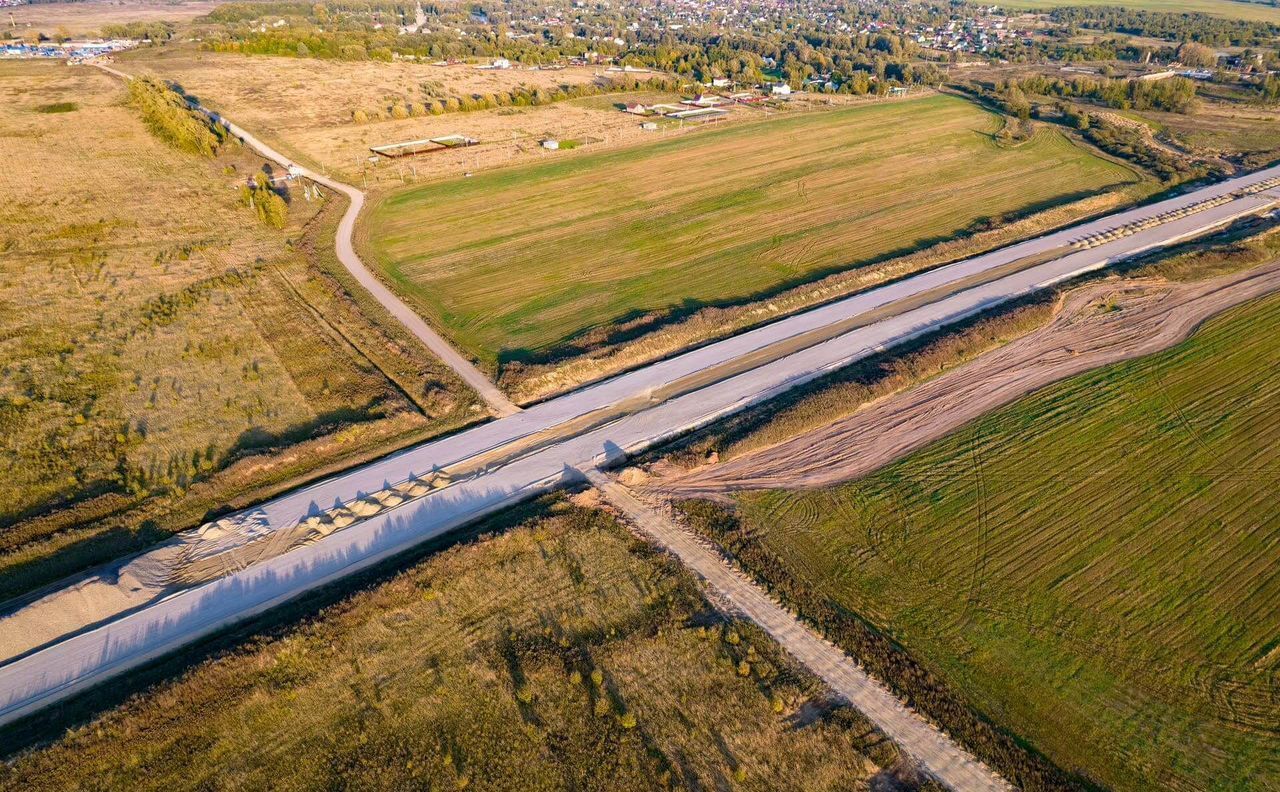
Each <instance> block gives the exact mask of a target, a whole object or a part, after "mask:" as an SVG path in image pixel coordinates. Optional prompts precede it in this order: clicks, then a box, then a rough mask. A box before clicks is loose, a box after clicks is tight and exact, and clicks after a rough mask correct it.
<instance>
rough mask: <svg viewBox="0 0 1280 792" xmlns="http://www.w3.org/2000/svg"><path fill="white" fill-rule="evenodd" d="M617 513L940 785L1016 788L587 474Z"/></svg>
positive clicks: (599, 476)
mask: <svg viewBox="0 0 1280 792" xmlns="http://www.w3.org/2000/svg"><path fill="white" fill-rule="evenodd" d="M585 475H586V477H587V480H588V481H590V482H591V483H592V485H594V486H595V487H596V489H598V490H599V491H600V493H601V494H602V495H603V496H604V498H605V500H606V501H608V502H609V503H610V504H611V505H612V506H613V507H614V508H616V509H617V510H618V511H620V512H622V514H623V515H625V516H626V518H627V519H628V520H629V521H630V522H631V523H632V524H633V525H634V526H635V527H636V528H638V529H639V530H640V531H641V532H642V533H644V534H645V535H646V536H648V537H649V538H650V539H651V540H652V541H654V542H655V543H657V544H658V545H660V546H661V547H663V548H664V549H666V550H668V551H669V552H671V553H672V554H674V555H675V556H676V557H677V558H679V559H680V561H681V562H682V563H683V564H684V565H685V566H686V567H688V568H689V569H691V570H693V572H694V573H695V574H697V575H698V577H700V578H701V579H702V580H703V581H704V582H705V583H706V584H707V586H709V587H710V588H711V589H712V590H713V591H714V592H715V593H716V594H718V595H719V597H720V598H722V599H723V600H725V601H727V602H728V603H729V604H731V605H732V606H733V607H734V608H735V609H737V610H738V611H739V612H741V613H742V615H744V616H745V617H746V618H748V619H750V620H751V621H753V622H755V623H756V624H758V625H760V627H761V628H762V629H764V631H765V632H767V633H769V635H770V636H772V637H773V639H774V640H776V641H777V642H778V643H779V644H780V645H781V646H782V647H783V648H784V649H786V650H787V651H788V652H790V653H791V655H792V656H793V657H795V658H796V660H798V661H799V662H800V664H801V665H803V666H804V667H805V668H807V669H809V671H811V672H812V673H813V674H814V675H816V676H817V677H819V678H820V679H822V681H824V682H826V683H827V685H829V686H830V687H831V689H832V690H834V691H835V692H836V693H837V694H839V695H840V696H841V697H843V698H844V699H845V700H846V701H848V702H849V703H850V704H852V705H853V706H854V707H856V708H857V709H858V711H859V712H861V713H862V714H863V715H865V716H866V717H867V719H868V720H870V721H871V722H872V723H873V724H875V726H876V728H878V729H879V730H880V731H881V732H883V733H884V734H885V736H887V737H888V738H889V739H891V740H893V742H894V743H895V744H896V745H897V746H898V747H899V748H900V749H902V750H903V751H905V752H906V753H907V754H909V755H910V756H911V757H912V758H913V759H915V760H916V761H917V762H919V764H920V766H921V768H922V769H923V770H924V771H925V772H926V773H928V774H929V775H930V776H932V777H933V778H935V779H937V780H938V781H939V782H941V783H943V784H945V785H946V786H947V787H949V788H951V789H954V790H957V792H968V791H969V790H974V791H975V792H976V791H977V790H1002V791H1003V790H1012V788H1013V787H1012V786H1010V785H1009V783H1008V782H1006V781H1005V780H1004V779H1003V778H1001V777H1000V776H998V775H997V774H996V773H994V772H993V771H992V770H991V769H990V768H988V767H987V766H986V765H985V764H983V763H982V762H980V761H978V760H977V759H976V758H975V757H974V756H973V755H972V754H970V753H969V752H968V751H966V750H965V749H964V748H962V747H961V746H960V745H958V744H957V743H956V742H955V741H953V740H952V739H951V738H950V737H948V736H947V735H946V734H944V733H943V732H942V731H940V730H939V729H938V728H937V727H936V726H934V725H933V724H931V723H929V722H928V721H926V720H924V719H923V718H922V717H920V715H918V714H917V713H916V712H915V711H914V710H912V709H911V708H909V707H907V706H906V705H905V704H903V703H902V701H901V700H900V699H899V698H898V697H897V696H895V695H894V694H893V692H892V691H890V690H889V689H888V688H886V687H885V686H884V685H883V684H882V683H881V682H880V681H878V680H876V679H874V678H873V677H871V676H869V675H868V674H867V672H866V671H864V670H862V667H861V666H859V665H858V664H857V663H856V662H855V661H853V660H852V659H850V658H849V656H848V655H846V654H845V653H844V652H843V651H842V650H841V649H840V648H839V647H837V646H835V645H834V644H831V643H830V642H828V641H826V640H824V639H823V638H822V637H821V636H819V635H818V634H817V633H815V632H814V631H813V630H811V629H809V628H808V627H806V626H804V625H803V624H802V623H801V622H800V620H799V619H798V618H796V616H795V615H794V614H792V613H791V612H789V611H788V610H786V609H785V608H783V607H782V606H781V605H779V604H778V603H776V602H774V601H773V600H772V599H770V598H769V596H768V595H767V594H766V593H765V592H764V591H763V590H762V589H761V588H760V587H759V586H757V585H755V584H754V583H752V582H751V580H750V579H748V578H747V576H746V575H744V574H743V573H742V572H741V571H739V570H738V569H736V568H735V567H733V566H731V565H730V564H729V563H728V562H727V561H725V559H724V558H723V557H722V556H721V555H720V554H719V553H717V552H716V551H714V550H712V549H711V548H709V547H708V546H707V545H706V544H705V543H703V542H702V541H700V540H699V539H698V538H696V537H695V536H693V535H692V534H691V533H690V532H689V531H688V530H687V529H685V528H683V527H681V526H680V525H679V524H678V523H676V522H675V521H674V520H672V519H670V518H669V517H667V516H665V515H663V514H662V513H660V512H659V511H657V510H655V509H653V508H650V507H649V506H647V505H646V504H644V503H643V502H641V501H640V500H639V499H638V498H637V497H636V496H635V495H633V494H632V493H631V492H629V491H628V490H627V489H626V487H624V486H622V485H621V484H619V483H618V482H617V481H615V480H613V479H611V478H609V477H608V476H606V475H604V474H603V473H601V472H599V471H597V470H591V469H588V470H587V471H586V473H585Z"/></svg>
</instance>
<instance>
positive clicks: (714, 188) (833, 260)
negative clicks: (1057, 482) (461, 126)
mask: <svg viewBox="0 0 1280 792" xmlns="http://www.w3.org/2000/svg"><path fill="white" fill-rule="evenodd" d="M999 125H1000V122H999V121H998V119H997V118H996V117H994V116H993V115H991V114H989V113H987V112H985V111H983V110H981V109H979V108H978V107H976V106H975V105H973V104H970V103H969V102H966V101H964V100H961V99H957V98H953V97H948V96H934V97H929V98H925V99H921V100H912V101H905V102H897V103H881V104H876V105H868V106H862V107H856V108H851V109H842V110H833V111H830V112H814V113H808V114H802V115H788V116H785V117H781V118H776V119H770V120H767V121H761V122H759V123H750V124H737V125H734V126H729V127H726V128H722V129H718V130H708V131H705V132H703V133H700V134H696V135H686V136H680V137H675V138H671V139H667V140H664V141H660V142H656V143H653V144H651V145H647V146H638V147H632V148H627V149H620V150H616V151H610V152H601V153H598V154H585V153H584V154H582V155H572V156H561V157H559V158H555V159H549V160H548V161H547V162H546V163H545V164H535V165H528V166H523V167H517V168H508V169H501V170H495V171H489V172H484V173H477V174H476V175H475V176H474V177H473V178H469V179H465V180H457V181H445V182H440V183H436V184H430V185H424V186H421V187H416V188H411V189H408V190H405V191H402V192H398V193H395V194H392V195H390V196H389V197H387V198H385V199H384V200H382V201H380V202H379V203H378V204H377V205H376V206H375V207H374V208H373V209H372V211H371V212H370V214H369V219H368V222H367V223H366V227H365V233H366V237H367V243H366V245H365V249H366V250H368V251H369V252H370V254H371V257H372V259H373V260H374V261H375V262H376V263H378V264H379V265H381V267H382V268H383V270H384V272H386V273H387V275H388V277H389V278H391V279H392V280H393V281H394V282H395V283H396V285H397V286H398V287H399V288H400V289H401V291H402V292H404V293H405V294H406V295H408V297H409V298H410V299H411V300H412V301H413V302H414V303H415V304H416V305H417V306H418V307H419V308H420V309H421V310H423V311H424V312H425V313H426V314H427V315H429V316H431V317H432V318H433V319H434V320H435V321H436V322H437V323H439V324H440V325H441V326H442V327H443V328H445V330H446V331H448V332H449V333H450V334H451V335H452V337H453V338H454V339H455V340H456V341H458V343H460V344H461V345H463V346H464V347H465V348H467V349H468V350H470V351H471V352H472V353H473V354H475V355H477V356H479V357H481V358H484V359H488V360H493V359H495V358H496V359H498V360H499V361H500V362H504V361H508V360H522V359H529V358H530V357H535V356H538V355H545V354H547V353H548V351H552V352H553V351H554V348H555V347H556V345H557V344H558V343H559V342H562V341H564V340H566V339H569V338H572V337H573V336H574V335H576V334H579V333H582V332H583V331H585V330H588V329H590V328H594V327H600V326H607V325H609V324H611V323H614V322H617V321H619V320H622V319H626V318H630V317H635V316H637V315H641V314H645V313H648V312H655V311H656V312H662V311H671V310H673V309H675V310H679V309H692V308H695V307H697V306H699V305H704V304H708V303H716V302H724V301H735V300H744V299H748V298H750V297H752V296H763V295H767V294H770V293H773V292H776V291H778V290H780V289H783V288H785V287H787V286H788V285H794V284H796V283H799V282H803V281H806V280H811V279H813V278H816V277H818V276H820V275H821V274H823V273H826V272H830V271H834V270H837V269H843V268H847V267H852V266H857V265H859V264H861V263H866V262H869V261H872V260H875V259H877V258H882V257H885V256H890V255H893V254H900V253H906V252H909V251H911V250H913V249H915V248H918V247H920V246H922V245H925V244H928V243H929V242H931V241H937V240H939V239H943V238H947V237H950V236H952V235H954V234H956V233H957V232H960V231H963V230H965V229H967V228H971V227H973V226H974V225H975V224H980V223H982V222H983V221H984V220H986V219H988V218H993V217H999V216H1001V215H1006V214H1010V213H1018V212H1021V211H1026V210H1030V209H1033V208H1036V207H1043V206H1045V205H1049V204H1053V203H1056V202H1060V201H1064V200H1068V199H1070V198H1072V197H1078V196H1080V195H1081V194H1088V193H1091V192H1094V191H1097V190H1101V189H1104V188H1106V187H1109V186H1112V185H1118V184H1125V183H1129V182H1132V181H1134V180H1135V179H1136V176H1135V174H1134V173H1133V172H1132V171H1130V170H1128V169H1127V168H1125V167H1122V166H1120V165H1116V164H1113V163H1111V162H1108V161H1106V160H1103V159H1099V158H1098V157H1095V156H1093V155H1092V154H1090V153H1088V152H1087V151H1085V150H1084V149H1081V148H1078V147H1077V146H1075V145H1073V144H1072V143H1071V142H1069V141H1068V140H1067V139H1066V138H1064V137H1062V136H1061V135H1059V134H1058V133H1057V132H1054V131H1052V130H1050V129H1042V130H1040V131H1039V132H1038V133H1037V135H1036V136H1035V137H1034V138H1033V139H1032V140H1030V141H1028V142H1026V143H1024V144H1022V145H1019V146H1013V147H1003V146H1000V145H998V144H997V143H996V141H995V140H994V138H993V133H994V132H995V131H997V130H998V129H999Z"/></svg>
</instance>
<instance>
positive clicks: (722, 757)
mask: <svg viewBox="0 0 1280 792" xmlns="http://www.w3.org/2000/svg"><path fill="white" fill-rule="evenodd" d="M523 511H524V512H525V513H526V515H531V516H528V517H526V518H524V522H523V523H522V524H520V525H519V526H517V527H515V528H512V529H510V530H507V531H506V532H505V533H501V534H499V535H496V536H490V537H488V538H482V540H481V541H478V542H476V543H473V544H470V545H463V546H458V547H454V548H452V549H449V550H446V551H443V552H441V553H439V554H437V555H435V556H434V557H431V558H429V559H428V560H426V561H424V562H422V563H420V564H418V565H416V566H414V567H412V568H410V569H408V570H407V571H405V572H402V573H399V574H397V575H396V576H395V577H393V578H392V579H391V580H389V581H388V582H385V583H383V584H380V585H377V586H376V587H373V588H370V589H368V590H366V591H364V592H362V593H358V594H356V595H354V596H352V597H350V598H348V599H346V600H344V601H342V602H340V603H339V604H336V605H334V606H331V607H329V608H328V609H326V610H324V611H322V612H321V613H320V614H319V615H318V616H316V617H314V618H312V619H310V620H309V621H307V622H305V623H304V624H302V625H301V626H299V627H296V628H291V629H288V630H287V631H283V632H282V633H281V634H279V635H277V636H274V637H270V638H261V639H258V640H257V641H256V642H254V643H252V644H251V645H248V646H246V647H243V648H240V649H237V650H234V651H231V652H228V653H226V654H224V655H223V656H221V657H218V658H216V659H214V660H211V661H208V662H206V663H204V664H202V665H200V666H198V667H196V668H195V669H193V670H191V671H190V672H189V673H187V674H186V675H185V676H184V677H183V678H181V679H179V680H177V681H175V682H171V683H165V684H161V685H159V686H158V687H157V688H156V689H154V690H152V691H149V692H147V693H145V694H143V695H140V696H137V697H135V698H134V699H132V700H130V701H129V702H128V703H126V704H125V705H123V706H122V707H120V708H118V709H116V710H114V711H111V712H108V713H107V714H105V715H102V716H101V717H99V718H98V719H96V720H94V721H92V722H90V723H89V724H87V725H85V726H83V727H80V728H76V729H74V730H72V731H70V732H68V733H66V734H65V736H62V737H60V738H59V739H57V740H56V741H55V742H54V743H53V744H52V745H49V746H46V747H43V748H40V749H38V750H36V751H34V752H31V753H28V754H26V755H24V756H20V757H18V758H17V759H16V761H13V762H11V763H10V764H9V765H7V766H0V786H4V787H5V788H8V789H19V788H21V789H27V790H32V792H35V790H45V789H48V790H54V789H59V790H60V789H77V788H113V789H121V788H128V789H134V790H186V789H207V788H220V789H261V788H272V789H299V790H301V789H336V788H352V789H438V790H445V789H464V788H465V789H474V790H506V789H510V790H542V789H546V790H553V789H578V790H610V791H611V792H616V791H617V790H631V789H635V790H641V789H643V790H653V789H690V790H697V789H719V790H775V789H793V790H834V789H840V790H862V789H867V788H868V784H869V782H870V780H871V779H872V778H873V777H875V776H877V775H880V776H881V778H882V779H885V775H887V774H882V768H888V767H891V766H893V765H895V764H896V763H897V761H898V754H897V752H896V749H895V748H894V747H893V746H892V744H890V743H888V742H886V741H884V740H883V739H882V738H881V737H879V735H878V734H877V733H876V732H874V731H873V730H872V729H871V728H869V726H868V725H867V723H866V722H865V721H864V720H863V719H862V718H861V717H860V716H858V715H857V714H856V712H854V711H852V710H849V709H847V708H841V707H834V708H833V706H832V705H831V703H830V702H829V701H828V700H827V699H826V696H825V693H824V690H823V688H822V686H821V685H820V683H818V682H817V681H816V680H815V679H813V678H812V677H810V676H809V675H808V674H807V673H805V672H803V671H801V670H799V669H798V668H797V667H795V666H794V665H792V663H791V662H790V661H789V660H788V659H787V658H786V657H785V656H783V655H782V654H781V653H780V652H779V650H778V649H777V647H776V645H775V644H773V643H772V642H771V641H770V640H769V639H768V638H767V637H766V636H765V635H764V634H763V633H761V632H759V631H758V630H756V629H755V628H753V627H751V626H750V625H746V624H742V623H737V622H725V621H724V620H723V619H722V618H721V617H719V616H718V615H716V614H715V612H713V611H711V609H710V608H709V606H708V605H707V603H706V601H705V600H704V599H702V597H701V595H700V594H699V592H698V590H697V587H696V585H695V584H694V582H693V580H692V578H691V577H689V576H688V575H687V574H686V573H684V572H683V571H682V570H680V569H679V567H678V566H677V565H676V564H675V563H674V562H673V561H671V560H669V559H667V558H666V557H665V556H662V555H660V554H658V553H655V552H654V551H652V550H651V549H649V547H648V546H647V545H644V544H642V543H640V542H638V541H637V540H636V539H634V538H633V537H631V535H630V534H628V533H627V532H626V531H625V530H623V529H622V528H621V527H620V526H619V524H618V523H617V522H616V521H615V520H614V519H613V518H612V517H609V516H608V515H606V514H604V513H603V512H600V511H597V510H595V509H592V508H589V507H586V506H580V505H574V504H572V503H570V502H569V501H568V500H567V499H564V498H562V497H561V498H556V499H552V500H550V501H545V500H544V501H543V502H541V503H540V504H538V505H536V506H534V507H528V508H526V509H525V510H523ZM507 520H508V521H509V522H514V521H515V518H511V517H508V518H507ZM492 529H493V527H492V525H491V526H490V527H488V528H486V530H492ZM885 780H887V779H885ZM881 788H886V787H881ZM891 788H894V789H911V788H913V785H909V784H908V785H904V786H901V787H896V786H895V787H891Z"/></svg>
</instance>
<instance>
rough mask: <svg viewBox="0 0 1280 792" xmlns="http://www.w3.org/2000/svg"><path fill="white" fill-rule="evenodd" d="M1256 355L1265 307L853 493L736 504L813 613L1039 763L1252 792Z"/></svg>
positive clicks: (992, 424)
mask: <svg viewBox="0 0 1280 792" xmlns="http://www.w3.org/2000/svg"><path fill="white" fill-rule="evenodd" d="M1120 310H1123V305H1121V306H1120ZM1277 339H1280V299H1278V298H1274V297H1272V298H1268V299H1265V300H1263V301H1259V302H1257V303H1252V304H1249V305H1246V306H1244V307H1242V308H1240V309H1237V310H1235V311H1233V312H1230V313H1228V314H1226V315H1224V316H1223V317H1219V318H1218V319H1215V320H1213V321H1211V322H1210V323H1209V324H1207V325H1206V326H1205V327H1204V328H1202V329H1201V331H1200V332H1199V333H1198V334H1197V335H1196V336H1194V337H1193V338H1192V339H1191V340H1189V341H1188V342H1186V343H1184V344H1181V345H1179V346H1177V347H1175V348H1173V349H1171V350H1169V351H1168V352H1165V353H1161V354H1158V355H1154V356H1151V357H1148V358H1142V359H1139V360H1136V361H1133V362H1129V363H1125V364H1120V365H1116V366H1111V367H1108V368H1105V369H1101V370H1098V371H1096V372H1092V373H1089V374H1086V375H1082V376H1079V377H1076V378H1074V379H1071V380H1068V381H1066V382H1064V383H1061V384H1059V385H1056V386H1052V387H1050V388H1048V389H1047V390H1045V391H1043V392H1041V393H1039V394H1037V395H1034V396H1032V397H1028V398H1026V399H1024V400H1022V401H1020V402H1018V403H1016V404H1015V405H1012V406H1011V407H1009V408H1006V409H1002V410H1000V411H998V412H996V413H993V414H991V415H990V416H988V417H986V418H984V419H981V420H979V421H978V422H976V423H975V424H973V425H971V426H969V427H967V428H965V429H964V430H961V431H960V432H958V433H956V434H955V435H953V436H952V437H950V438H948V439H946V440H944V441H941V442H939V443H936V444H934V445H932V446H930V447H928V448H926V449H925V450H923V451H921V452H919V453H917V454H915V455H913V456H912V457H909V458H908V459H906V460H904V461H903V462H901V463H898V464H895V465H893V466H891V467H889V468H887V469H885V470H883V471H881V472H879V473H876V474H874V475H871V476H869V477H867V478H865V479H862V480H860V481H857V482H854V483H850V484H847V485H842V486H838V487H833V488H830V489H826V490H819V491H811V492H801V493H793V492H776V491H775V492H765V493H757V494H744V495H741V496H738V499H737V502H738V506H739V511H740V514H741V516H742V518H743V519H744V520H745V522H746V524H747V525H749V526H750V527H751V528H753V529H754V530H755V531H757V532H758V535H759V537H760V538H761V541H763V543H764V544H765V545H766V546H767V547H768V548H769V549H770V550H771V551H772V552H773V553H774V554H776V555H777V556H779V557H780V558H781V559H782V563H783V565H784V566H785V567H786V568H787V569H788V570H789V574H791V575H793V576H795V577H796V578H798V579H799V580H800V581H802V584H803V585H804V586H806V587H807V588H808V589H809V590H810V591H811V592H813V595H814V596H816V597H819V598H821V599H829V600H832V601H834V602H836V603H839V604H840V605H842V606H844V607H847V608H849V609H851V610H852V611H854V612H856V613H858V614H861V615H862V616H864V617H866V618H868V619H870V620H871V621H872V622H874V623H875V624H877V625H880V626H881V627H882V628H884V629H886V630H887V631H888V632H889V633H890V634H891V635H892V636H893V637H894V638H895V639H897V640H898V641H900V642H901V643H902V644H903V645H904V646H905V647H906V648H907V649H908V651H909V652H910V653H911V654H912V655H913V656H915V657H916V658H917V659H918V660H920V661H921V662H923V663H924V664H925V665H926V666H928V667H929V668H931V669H933V670H934V671H935V672H937V673H939V674H940V675H941V676H942V677H943V678H944V679H946V680H947V681H948V682H949V683H950V684H951V685H952V686H953V687H954V688H956V689H958V690H959V691H961V692H962V693H963V694H964V695H965V696H966V697H967V698H968V699H969V700H970V701H971V702H972V703H973V704H974V705H975V706H976V707H977V708H978V709H979V710H980V711H982V712H984V713H986V715H987V716H989V717H991V718H992V719H994V720H995V721H996V722H997V723H1000V724H1001V725H1003V726H1005V727H1006V728H1008V729H1010V730H1012V731H1013V732H1014V733H1016V734H1018V735H1021V736H1023V737H1025V738H1026V739H1028V740H1029V741H1030V742H1031V743H1032V744H1033V745H1035V746H1036V747H1037V748H1039V749H1040V750H1042V751H1043V752H1045V753H1046V754H1047V755H1048V756H1049V757H1050V758H1051V759H1052V760H1054V761H1055V762H1056V763H1057V764H1058V765H1059V766H1060V767H1062V768H1064V769H1067V770H1079V771H1081V772H1083V773H1086V774H1088V775H1089V776H1091V777H1093V778H1095V779H1096V780H1098V781H1100V782H1101V783H1102V784H1104V785H1106V786H1108V787H1111V788H1114V789H1119V790H1144V789H1153V788H1162V789H1207V788H1222V789H1227V788H1238V789H1245V788H1257V789H1261V788H1270V787H1272V786H1275V785H1276V784H1277V783H1280V764H1278V763H1277V761H1276V758H1277V756H1280V733H1277V731H1276V728H1275V726H1276V724H1275V717H1274V716H1275V712H1276V710H1277V706H1278V705H1280V685H1278V684H1277V678H1278V674H1280V645H1278V644H1277V639H1276V632H1275V630H1276V620H1275V614H1276V612H1277V609H1280V577H1277V576H1276V574H1275V570H1276V568H1277V565H1280V533H1278V531H1280V495H1277V493H1278V492H1280V489H1278V485H1280V466H1278V465H1277V462H1276V459H1277V453H1276V452H1277V448H1280V413H1278V411H1280V376H1278V375H1277V372H1280V341H1277Z"/></svg>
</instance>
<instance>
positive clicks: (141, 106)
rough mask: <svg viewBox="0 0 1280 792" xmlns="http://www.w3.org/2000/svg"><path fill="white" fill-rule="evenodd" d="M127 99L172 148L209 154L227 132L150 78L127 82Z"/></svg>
mask: <svg viewBox="0 0 1280 792" xmlns="http://www.w3.org/2000/svg"><path fill="white" fill-rule="evenodd" d="M129 102H130V103H131V104H132V105H133V106H134V107H136V108H137V109H138V111H139V112H140V113H141V114H142V120H143V121H144V122H145V123H146V125H147V127H148V128H149V129H150V130H151V131H152V133H154V134H155V135H156V137H158V138H160V139H161V140H164V141H165V142H167V143H169V144H170V145H172V146H174V147H175V148H179V149H182V150H183V151H188V152H190V153H192V154H199V155H202V156H205V157H212V156H214V155H215V154H217V153H218V148H219V147H220V146H221V145H222V143H223V142H224V141H225V140H226V137H227V132H226V130H225V129H223V128H222V127H221V126H219V125H217V124H215V123H213V121H212V120H211V119H210V118H209V117H208V116H207V115H205V114H204V113H202V112H200V111H199V110H196V109H194V108H193V107H191V105H189V104H188V103H187V100H186V99H185V98H184V97H183V96H182V95H181V94H179V93H178V92H177V91H175V90H174V89H173V88H171V87H169V86H168V85H166V84H164V83H162V82H160V81H159V80H156V79H154V78H151V77H135V78H134V79H132V80H130V81H129Z"/></svg>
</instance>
